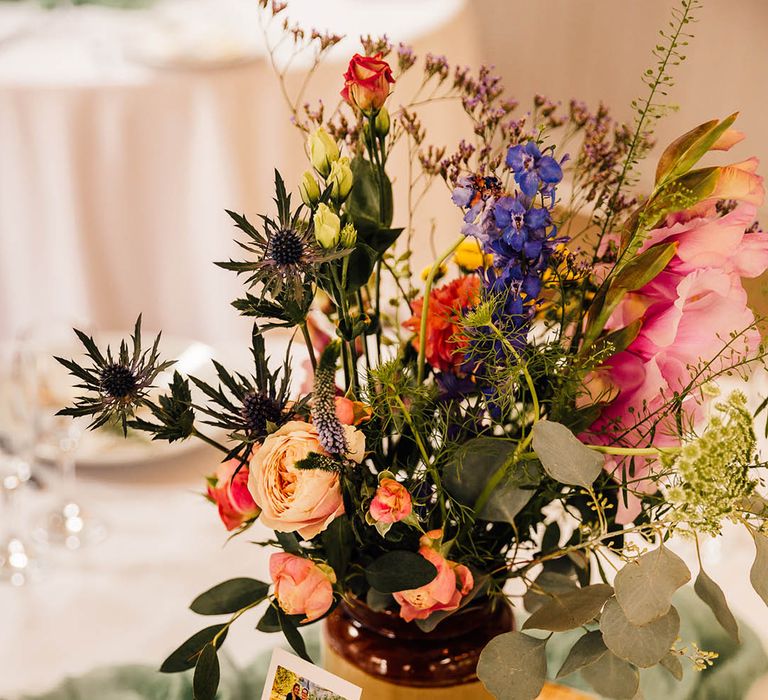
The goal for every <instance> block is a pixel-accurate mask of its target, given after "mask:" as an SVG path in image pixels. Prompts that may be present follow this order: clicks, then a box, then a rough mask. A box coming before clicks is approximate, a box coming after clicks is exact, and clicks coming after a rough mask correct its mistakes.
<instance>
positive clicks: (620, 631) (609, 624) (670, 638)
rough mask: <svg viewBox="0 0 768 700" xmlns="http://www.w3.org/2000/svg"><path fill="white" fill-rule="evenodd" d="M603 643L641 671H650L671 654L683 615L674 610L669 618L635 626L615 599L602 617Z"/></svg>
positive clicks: (671, 610) (609, 602)
mask: <svg viewBox="0 0 768 700" xmlns="http://www.w3.org/2000/svg"><path fill="white" fill-rule="evenodd" d="M600 631H601V632H602V633H603V641H604V642H605V646H607V647H608V648H609V649H610V650H611V651H612V652H613V653H614V654H616V656H618V657H619V658H621V659H624V660H625V661H629V662H631V663H633V664H635V666H640V668H650V667H651V666H655V665H656V664H657V663H659V661H661V660H662V659H663V658H664V656H665V655H666V654H667V652H669V650H670V649H671V647H672V645H673V644H674V643H675V640H676V639H677V635H678V633H679V632H680V616H679V615H678V614H677V610H676V609H675V608H674V607H671V608H670V609H669V611H668V612H667V614H666V615H664V616H663V617H660V618H659V619H658V620H654V621H653V622H649V623H648V624H647V625H633V624H632V623H631V622H630V621H629V620H628V619H627V617H626V615H625V614H624V611H623V610H622V609H621V606H620V605H619V604H618V602H617V601H616V599H615V598H611V600H609V601H608V602H607V603H606V604H605V608H604V609H603V614H602V616H601V617H600Z"/></svg>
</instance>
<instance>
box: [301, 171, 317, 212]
mask: <svg viewBox="0 0 768 700" xmlns="http://www.w3.org/2000/svg"><path fill="white" fill-rule="evenodd" d="M299 194H300V195H301V201H302V202H304V204H306V205H307V206H308V207H314V206H315V204H317V202H318V200H319V199H320V187H319V186H318V184H317V180H315V176H314V175H313V174H312V171H311V170H307V171H306V172H305V173H304V174H303V175H302V176H301V182H299Z"/></svg>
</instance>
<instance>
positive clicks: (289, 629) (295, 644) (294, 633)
mask: <svg viewBox="0 0 768 700" xmlns="http://www.w3.org/2000/svg"><path fill="white" fill-rule="evenodd" d="M277 616H278V619H279V620H280V629H282V630H283V634H284V635H285V638H286V640H287V641H288V644H290V645H291V649H293V650H294V651H295V652H296V653H297V654H298V655H299V656H300V657H301V658H302V659H305V660H306V661H309V662H310V663H312V659H311V657H310V656H309V654H308V653H307V646H306V644H304V637H302V636H301V632H299V630H298V628H297V626H296V623H295V622H294V620H293V619H291V617H290V616H289V615H286V614H285V613H284V612H283V611H282V610H280V608H278V609H277Z"/></svg>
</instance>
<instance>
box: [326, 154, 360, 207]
mask: <svg viewBox="0 0 768 700" xmlns="http://www.w3.org/2000/svg"><path fill="white" fill-rule="evenodd" d="M353 179H354V178H353V177H352V168H351V167H350V166H349V158H347V157H344V158H339V159H338V160H337V161H334V162H333V163H331V172H330V174H329V175H328V183H329V184H330V185H331V197H333V199H334V200H335V201H337V202H343V201H344V200H345V199H346V198H347V196H348V195H349V193H350V191H351V190H352V182H353Z"/></svg>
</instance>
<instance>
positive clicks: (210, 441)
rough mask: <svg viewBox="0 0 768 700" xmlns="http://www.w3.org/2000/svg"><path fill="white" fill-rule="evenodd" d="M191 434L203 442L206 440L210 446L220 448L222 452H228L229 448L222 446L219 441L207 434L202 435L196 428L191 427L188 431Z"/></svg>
mask: <svg viewBox="0 0 768 700" xmlns="http://www.w3.org/2000/svg"><path fill="white" fill-rule="evenodd" d="M190 435H191V436H193V437H196V438H197V439H198V440H202V441H203V442H207V443H208V444H209V445H211V447H215V448H216V449H217V450H221V451H222V452H225V453H226V452H229V449H228V448H226V447H224V445H222V444H221V443H220V442H216V440H214V439H213V438H209V437H208V436H207V435H203V433H201V432H200V431H199V430H198V429H197V428H192V432H191V433H190Z"/></svg>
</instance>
